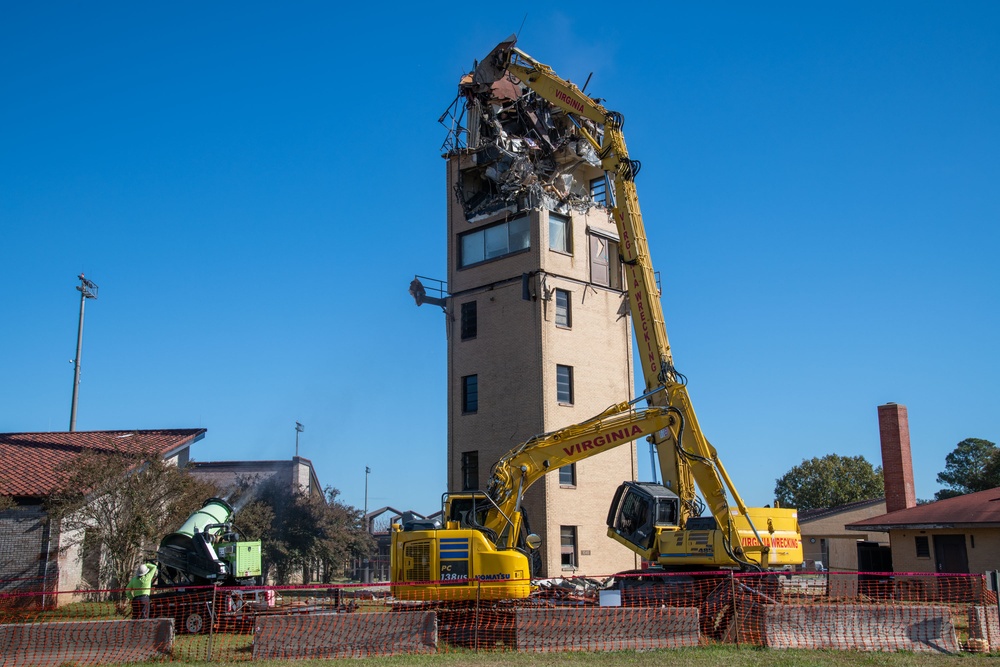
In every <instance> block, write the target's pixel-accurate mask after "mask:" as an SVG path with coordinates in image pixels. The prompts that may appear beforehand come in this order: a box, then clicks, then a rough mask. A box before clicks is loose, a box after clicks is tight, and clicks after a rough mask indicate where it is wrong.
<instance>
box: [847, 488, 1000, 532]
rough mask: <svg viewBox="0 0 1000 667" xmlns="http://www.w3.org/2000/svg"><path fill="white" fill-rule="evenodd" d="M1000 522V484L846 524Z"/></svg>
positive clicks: (870, 527)
mask: <svg viewBox="0 0 1000 667" xmlns="http://www.w3.org/2000/svg"><path fill="white" fill-rule="evenodd" d="M991 524H992V525H995V526H1000V487H998V488H995V489H989V490H987V491H979V492H977V493H968V494H966V495H964V496H956V497H955V498H946V499H944V500H938V501H937V502H933V503H927V504H925V505H917V506H916V507H907V508H906V509H905V510H897V511H895V512H889V513H888V514H883V515H881V516H875V517H872V518H870V519H864V520H862V521H855V522H854V523H849V524H847V526H845V527H846V528H847V529H849V530H881V531H886V530H890V529H892V530H898V529H900V528H916V527H920V528H937V527H941V528H945V527H951V526H955V527H958V526H970V525H974V526H984V525H991Z"/></svg>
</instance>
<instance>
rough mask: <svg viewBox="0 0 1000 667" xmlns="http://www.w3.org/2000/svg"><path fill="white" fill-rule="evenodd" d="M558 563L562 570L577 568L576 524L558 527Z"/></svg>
mask: <svg viewBox="0 0 1000 667" xmlns="http://www.w3.org/2000/svg"><path fill="white" fill-rule="evenodd" d="M559 546H560V554H561V556H560V563H561V564H562V569H564V570H575V569H576V568H577V557H576V526H560V527H559Z"/></svg>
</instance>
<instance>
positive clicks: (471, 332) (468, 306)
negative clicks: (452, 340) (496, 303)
mask: <svg viewBox="0 0 1000 667" xmlns="http://www.w3.org/2000/svg"><path fill="white" fill-rule="evenodd" d="M477 331H478V321H477V318H476V302H475V301H466V302H465V303H463V304H462V340H469V339H470V338H475V337H476V333H477Z"/></svg>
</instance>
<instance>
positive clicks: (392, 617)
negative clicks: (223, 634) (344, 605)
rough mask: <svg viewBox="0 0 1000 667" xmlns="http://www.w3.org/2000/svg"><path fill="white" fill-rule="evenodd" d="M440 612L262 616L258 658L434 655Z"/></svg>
mask: <svg viewBox="0 0 1000 667" xmlns="http://www.w3.org/2000/svg"><path fill="white" fill-rule="evenodd" d="M435 651H437V615H436V614H434V612H386V613H373V614H298V615H292V616H260V617H258V619H257V623H256V624H255V627H254V639H253V659H254V660H274V659H289V658H292V659H296V658H365V657H368V656H382V655H400V654H410V653H434V652H435Z"/></svg>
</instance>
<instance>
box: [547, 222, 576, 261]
mask: <svg viewBox="0 0 1000 667" xmlns="http://www.w3.org/2000/svg"><path fill="white" fill-rule="evenodd" d="M549 248H551V249H552V250H558V251H559V252H565V253H572V252H573V244H572V243H571V237H570V227H569V218H567V217H566V216H563V215H557V214H555V213H549Z"/></svg>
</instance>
